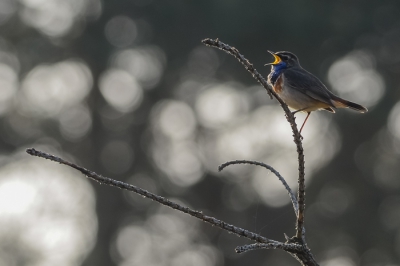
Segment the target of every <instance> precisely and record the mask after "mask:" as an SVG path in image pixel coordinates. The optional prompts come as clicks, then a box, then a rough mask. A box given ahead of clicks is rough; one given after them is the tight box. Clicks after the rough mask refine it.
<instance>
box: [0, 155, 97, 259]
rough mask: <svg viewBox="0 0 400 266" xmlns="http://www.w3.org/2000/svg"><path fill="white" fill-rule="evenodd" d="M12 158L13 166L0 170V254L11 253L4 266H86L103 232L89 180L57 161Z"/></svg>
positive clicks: (4, 257)
mask: <svg viewBox="0 0 400 266" xmlns="http://www.w3.org/2000/svg"><path fill="white" fill-rule="evenodd" d="M24 157H25V158H26V156H24ZM10 158H13V163H10V164H6V165H5V166H2V167H1V169H0V213H1V215H0V242H1V243H2V245H0V254H3V253H4V252H5V253H6V254H8V255H7V256H1V257H2V260H4V261H5V262H4V263H5V264H4V265H18V264H14V262H17V261H19V262H21V261H24V263H28V264H32V265H33V264H34V265H79V264H81V263H82V261H83V259H84V258H85V257H86V256H87V254H88V253H89V252H90V251H91V250H92V248H93V246H94V244H95V238H96V231H97V220H96V213H95V198H94V191H93V189H92V188H91V186H90V185H89V183H88V181H87V180H86V179H84V178H82V177H79V176H77V175H76V173H75V172H74V171H72V170H70V169H68V168H63V167H60V166H59V165H57V164H54V163H52V162H48V161H45V160H37V159H35V158H29V159H23V160H21V159H19V158H21V156H10ZM0 263H1V260H0Z"/></svg>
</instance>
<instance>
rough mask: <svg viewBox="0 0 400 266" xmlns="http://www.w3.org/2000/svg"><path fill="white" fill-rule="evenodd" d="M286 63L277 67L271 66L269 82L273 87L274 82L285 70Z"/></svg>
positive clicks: (281, 63)
mask: <svg viewBox="0 0 400 266" xmlns="http://www.w3.org/2000/svg"><path fill="white" fill-rule="evenodd" d="M286 67H287V66H286V63H285V62H280V63H279V64H277V65H272V69H271V74H270V75H271V81H272V84H274V85H275V82H276V80H277V79H278V78H279V76H280V75H281V74H282V71H283V70H285V69H286Z"/></svg>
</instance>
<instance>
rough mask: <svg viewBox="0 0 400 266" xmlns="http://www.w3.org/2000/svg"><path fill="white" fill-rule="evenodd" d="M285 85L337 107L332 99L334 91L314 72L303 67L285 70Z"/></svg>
mask: <svg viewBox="0 0 400 266" xmlns="http://www.w3.org/2000/svg"><path fill="white" fill-rule="evenodd" d="M284 75H285V86H290V87H291V88H293V89H296V90H298V91H300V92H302V93H304V94H306V95H308V96H310V97H311V98H313V99H315V100H318V101H321V102H324V103H326V104H328V105H330V106H332V107H335V106H334V105H333V103H332V101H331V95H332V93H331V92H330V91H329V90H328V89H327V88H326V87H325V85H324V84H323V83H322V82H321V81H320V80H319V79H318V78H317V77H316V76H314V75H313V74H311V73H309V72H308V71H306V70H304V69H302V68H299V69H297V68H290V69H287V70H286V71H285V72H284Z"/></svg>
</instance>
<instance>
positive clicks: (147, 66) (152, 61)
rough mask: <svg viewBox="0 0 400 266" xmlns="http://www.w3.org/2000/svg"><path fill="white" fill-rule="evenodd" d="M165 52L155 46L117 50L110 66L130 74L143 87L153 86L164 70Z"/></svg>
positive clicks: (150, 87) (149, 87)
mask: <svg viewBox="0 0 400 266" xmlns="http://www.w3.org/2000/svg"><path fill="white" fill-rule="evenodd" d="M165 57H166V56H165V53H164V52H163V51H162V50H161V49H160V48H159V47H157V46H145V47H140V48H135V49H127V50H123V51H119V52H117V53H116V54H115V56H114V58H113V60H112V66H113V67H115V68H118V69H121V70H125V71H126V72H128V73H129V74H131V75H132V76H133V77H134V78H135V79H136V80H137V81H138V82H139V83H140V84H141V85H142V86H143V88H145V89H152V88H154V87H155V86H156V85H157V84H158V83H159V81H160V79H161V76H162V74H163V72H164V65H165V61H166V59H165Z"/></svg>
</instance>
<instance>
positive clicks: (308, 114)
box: [300, 112, 311, 134]
mask: <svg viewBox="0 0 400 266" xmlns="http://www.w3.org/2000/svg"><path fill="white" fill-rule="evenodd" d="M310 114H311V112H307V117H306V119H305V120H304V122H303V125H302V126H301V128H300V134H301V131H302V130H303V127H304V125H305V124H306V122H307V119H308V117H309V116H310Z"/></svg>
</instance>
